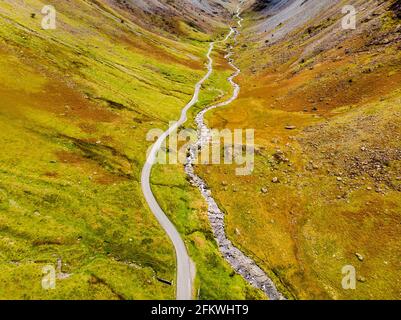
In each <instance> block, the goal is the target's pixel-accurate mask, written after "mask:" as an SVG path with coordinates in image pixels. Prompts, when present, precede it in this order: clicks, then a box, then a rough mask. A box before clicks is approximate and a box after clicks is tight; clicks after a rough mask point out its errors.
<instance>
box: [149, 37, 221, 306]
mask: <svg viewBox="0 0 401 320" xmlns="http://www.w3.org/2000/svg"><path fill="white" fill-rule="evenodd" d="M213 48H214V42H213V43H211V44H210V47H209V51H208V53H207V59H208V66H207V73H206V75H205V76H204V77H203V78H202V79H201V80H200V81H199V82H198V83H197V84H196V85H195V90H194V94H193V96H192V100H191V101H190V102H189V103H188V104H187V105H186V106H185V107H184V109H182V111H181V117H180V119H179V120H178V122H176V123H175V124H174V125H173V126H171V127H170V128H168V130H167V131H165V132H164V133H163V135H161V136H160V137H159V139H158V140H157V141H156V142H155V144H154V145H153V146H152V149H151V151H150V152H149V155H148V158H147V160H146V163H145V165H144V167H143V170H142V176H141V185H142V192H143V194H144V196H145V199H146V201H147V203H148V205H149V208H150V209H151V210H152V212H153V214H154V215H155V216H156V218H157V220H158V221H159V223H160V224H161V226H162V227H163V229H164V230H165V231H166V233H167V235H168V236H169V238H170V239H171V241H172V243H173V245H174V248H175V253H176V259H177V279H176V281H177V284H176V285H177V288H176V298H177V300H191V299H192V297H193V288H192V283H193V276H194V273H195V271H194V270H192V268H193V266H194V264H193V263H192V261H191V259H190V257H189V255H188V252H187V248H186V247H185V244H184V241H183V240H182V238H181V236H180V234H179V232H178V231H177V229H176V228H175V226H174V225H173V224H172V223H171V221H170V220H169V219H168V217H167V216H166V214H165V213H164V212H163V210H162V209H161V208H160V206H159V204H158V203H157V200H156V198H155V196H154V194H153V192H152V189H151V186H150V175H151V171H152V167H153V165H154V164H155V162H156V158H157V154H158V152H159V151H160V148H161V146H162V145H163V143H164V141H165V140H166V139H167V137H168V136H169V135H170V134H171V133H172V132H174V131H175V130H177V129H178V127H179V126H181V125H182V124H184V123H185V122H186V121H187V111H188V110H189V109H190V108H191V107H192V106H194V105H195V104H196V103H197V102H198V100H199V92H200V90H201V87H202V84H203V83H204V82H205V81H206V80H207V79H208V78H209V77H210V75H211V74H212V72H213V59H212V57H211V54H212V51H213Z"/></svg>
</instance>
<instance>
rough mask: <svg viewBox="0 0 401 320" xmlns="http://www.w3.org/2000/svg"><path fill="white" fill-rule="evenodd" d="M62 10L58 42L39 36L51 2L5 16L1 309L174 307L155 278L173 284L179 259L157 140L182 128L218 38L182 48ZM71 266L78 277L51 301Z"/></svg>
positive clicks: (94, 15) (8, 9)
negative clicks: (150, 166) (183, 113)
mask: <svg viewBox="0 0 401 320" xmlns="http://www.w3.org/2000/svg"><path fill="white" fill-rule="evenodd" d="M50 3H51V4H54V5H55V6H56V8H57V10H58V29H57V30H54V31H44V30H41V29H40V18H41V15H40V10H41V8H42V7H43V5H44V4H45V3H44V2H42V1H25V3H24V4H21V3H20V2H18V1H3V2H2V3H1V4H0V67H1V72H0V79H1V82H2V88H1V89H0V98H1V100H0V101H1V103H0V124H1V127H2V130H1V133H0V141H1V147H2V149H3V151H4V152H2V153H1V155H0V222H1V223H0V246H1V250H0V251H1V254H0V268H1V270H2V274H1V276H0V279H1V280H0V298H1V299H173V298H174V297H175V292H174V291H175V289H174V287H172V286H168V285H165V284H163V283H161V282H159V281H157V279H156V277H160V278H163V279H166V280H170V281H171V280H174V278H175V255H174V252H173V248H172V245H171V244H170V242H169V240H168V238H167V236H166V235H165V234H164V232H163V230H162V229H161V228H160V226H159V225H158V223H157V221H156V219H155V218H154V217H153V215H152V213H151V212H150V211H149V210H148V208H147V205H146V203H145V201H144V199H143V197H142V193H141V189H140V185H139V176H140V171H141V168H142V164H143V162H144V160H145V155H146V150H147V148H148V147H149V145H150V144H151V142H148V141H146V139H145V137H146V133H147V132H148V130H149V129H152V128H155V127H156V128H157V127H160V128H161V129H165V128H166V127H167V124H168V121H170V120H173V119H177V118H178V116H179V113H180V110H181V108H182V107H183V106H184V105H185V104H186V103H187V101H188V100H189V99H190V95H191V94H192V91H193V86H194V84H195V83H196V82H197V81H198V80H199V79H200V78H201V76H202V75H203V74H204V72H205V69H204V66H203V62H204V61H205V53H206V51H207V49H208V43H207V42H205V40H208V39H209V36H206V35H200V34H199V33H197V34H196V37H194V34H192V32H193V30H192V31H191V34H190V35H191V37H190V38H191V39H188V38H182V39H177V40H179V41H177V40H173V39H168V38H164V37H161V36H159V35H157V34H154V33H151V32H149V31H146V30H144V29H141V28H139V27H138V26H136V25H134V24H132V23H130V22H128V21H127V22H126V23H124V25H122V24H121V23H120V20H119V18H120V17H121V16H120V13H119V12H116V11H113V10H112V11H111V12H112V14H113V15H114V17H117V19H113V17H111V16H110V15H109V14H108V13H107V14H106V12H105V11H102V9H100V8H98V7H96V6H93V5H90V4H88V2H85V1H75V2H74V3H65V1H50ZM46 4H48V3H46ZM33 12H35V13H37V15H36V18H31V17H30V15H31V13H33ZM78 13H79V14H78ZM194 223H195V224H196V223H197V221H195V222H194ZM193 227H194V225H191V228H193ZM214 253H215V254H216V251H215V252H214ZM216 255H217V254H216ZM58 259H61V261H62V263H63V265H62V270H61V271H62V272H64V273H68V274H70V276H69V277H68V278H66V279H59V280H57V284H56V289H55V290H43V289H42V288H41V279H42V276H43V275H42V267H43V266H45V265H49V264H50V265H53V266H55V265H56V262H57V260H58ZM224 268H225V269H224ZM223 270H225V271H224V272H226V273H228V267H227V266H225V267H223ZM230 280H231V278H227V280H226V281H227V282H230ZM232 282H233V283H237V282H238V280H236V279H235V278H234V279H233V280H232ZM208 290H211V289H208Z"/></svg>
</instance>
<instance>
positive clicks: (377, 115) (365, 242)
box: [199, 0, 401, 299]
mask: <svg viewBox="0 0 401 320" xmlns="http://www.w3.org/2000/svg"><path fill="white" fill-rule="evenodd" d="M347 4H352V5H354V6H355V8H356V9H357V28H356V30H343V29H342V28H341V19H342V18H343V16H344V15H343V14H342V6H343V5H344V3H343V2H342V1H312V0H309V1H296V0H294V1H256V2H254V3H253V4H252V5H251V6H250V7H249V9H248V11H247V15H246V21H245V23H244V25H245V27H246V28H245V31H244V32H243V38H242V43H243V44H242V47H241V50H240V51H239V52H238V53H237V56H236V59H237V60H238V59H239V60H240V61H241V63H240V65H241V67H242V70H243V74H242V77H241V81H240V83H241V87H242V92H241V95H240V97H239V100H238V101H237V102H235V103H234V104H233V105H231V106H229V107H227V108H223V109H220V110H216V111H215V112H214V114H213V115H210V116H209V118H208V119H209V125H210V126H212V127H216V128H229V129H235V128H254V129H255V130H256V131H255V134H256V143H257V146H258V147H257V150H258V151H257V156H256V159H255V172H254V174H253V175H252V176H249V177H237V176H235V171H234V168H232V169H230V170H228V169H227V167H225V166H211V167H208V168H199V171H201V173H202V177H203V178H204V179H206V180H207V182H208V184H209V185H210V186H211V188H212V190H213V193H214V194H215V195H216V198H217V199H218V201H219V203H221V206H222V208H223V209H224V210H225V211H226V212H227V224H228V230H229V233H230V234H231V240H233V242H234V243H235V244H236V245H238V246H239V247H241V248H242V250H243V251H244V252H246V253H247V254H250V255H252V256H253V257H254V259H255V260H256V261H259V263H260V265H261V266H263V267H264V270H265V271H267V272H269V271H270V274H271V276H272V277H273V278H275V279H276V282H277V283H279V284H280V283H281V284H283V285H284V286H285V287H286V289H287V295H288V296H290V297H294V298H301V299H316V298H318V299H322V298H323V299H397V298H398V297H399V294H400V290H401V284H400V281H399V263H398V261H399V258H400V257H401V247H400V241H399V235H400V234H401V233H400V231H401V230H400V227H399V226H400V225H399V219H400V212H401V202H400V199H401V197H400V191H401V189H400V188H401V185H400V183H401V180H400V179H401V177H400V172H401V171H400V163H401V162H400V161H401V158H400V154H401V151H400V150H401V145H400V141H401V140H400V135H401V123H400V117H399V116H400V110H401V109H400V106H401V101H400V99H401V87H400V83H401V82H400V80H401V69H400V66H401V63H400V62H401V55H400V50H399V48H400V46H401V27H400V26H401V20H400V19H399V14H398V12H399V11H397V8H399V1H349V2H348V3H347ZM274 178H276V179H274ZM221 181H225V183H226V184H228V185H229V186H230V187H229V188H227V187H224V186H222V184H221ZM277 181H278V183H277ZM233 198H235V199H236V201H235V203H233V201H232V199H233ZM250 199H252V201H251V203H250ZM261 244H263V245H261ZM347 265H352V266H354V267H355V269H356V274H357V279H358V281H357V287H356V290H344V289H343V288H342V279H343V276H344V275H343V274H342V268H343V267H344V266H347Z"/></svg>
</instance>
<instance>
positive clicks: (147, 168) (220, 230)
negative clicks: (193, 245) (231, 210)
mask: <svg viewBox="0 0 401 320" xmlns="http://www.w3.org/2000/svg"><path fill="white" fill-rule="evenodd" d="M241 4H242V1H241V2H240V5H241ZM240 8H241V7H240V6H239V7H238V10H237V14H236V17H237V19H238V26H239V27H241V21H242V18H241V16H240ZM233 34H234V40H236V38H237V36H238V35H239V31H238V30H237V29H235V28H233V27H231V28H230V32H229V33H228V35H227V36H226V37H225V38H224V40H221V41H220V42H226V41H227V40H228V39H229V38H230V37H231V36H232V35H233ZM214 45H215V42H212V43H211V44H210V46H209V50H208V52H207V55H206V57H207V59H208V64H207V73H206V74H205V76H204V77H203V78H202V79H201V80H200V81H199V82H198V83H197V84H196V85H195V90H194V94H193V96H192V99H191V101H190V102H189V103H188V104H187V105H186V106H185V107H184V108H183V109H182V111H181V117H180V119H179V120H178V121H177V122H176V123H174V124H173V125H172V126H170V127H169V128H168V129H167V130H166V131H165V132H164V133H163V134H162V135H161V136H160V137H159V138H158V139H157V141H156V142H155V143H154V144H153V146H152V148H151V150H150V152H149V154H148V157H147V160H146V163H145V165H144V167H143V170H142V175H141V186H142V191H143V194H144V196H145V199H146V201H147V203H148V205H149V208H150V209H151V211H152V212H153V214H154V215H155V217H156V218H157V220H158V221H159V223H160V225H161V226H162V227H163V229H164V230H165V232H166V233H167V235H168V237H169V238H170V240H171V241H172V243H173V245H174V248H175V253H176V262H177V271H176V274H177V275H176V282H177V283H176V299H177V300H191V299H192V298H193V280H194V276H195V266H194V264H193V262H192V261H191V259H190V257H189V255H188V251H187V248H186V246H185V243H184V241H183V240H182V238H181V235H180V234H179V232H178V231H177V229H176V227H175V226H174V225H173V223H172V222H171V221H170V220H169V219H168V217H167V215H166V214H165V213H164V212H163V210H162V208H161V207H160V205H159V204H158V202H157V200H156V198H155V196H154V194H153V192H152V188H151V184H150V176H151V172H152V168H153V166H154V164H155V163H156V159H157V155H158V153H159V151H160V150H161V147H162V146H163V144H164V141H165V140H166V139H167V138H168V137H169V136H170V135H171V134H172V133H173V132H174V131H176V130H177V129H178V128H179V127H180V126H181V125H183V124H184V123H185V122H186V121H187V112H188V110H189V109H190V108H191V107H193V106H194V105H195V104H196V103H197V102H198V101H199V93H200V90H201V88H202V84H203V83H204V82H205V81H206V80H207V79H209V77H210V76H211V74H212V72H213V59H212V57H211V54H212V52H213V49H214ZM232 50H233V47H232V46H230V49H229V53H228V54H227V55H226V56H225V58H226V59H228V61H229V64H230V65H231V67H232V68H233V69H234V70H235V73H234V74H233V75H231V76H230V77H229V78H228V79H227V80H228V81H229V82H230V83H231V85H232V87H233V89H234V90H233V94H232V96H231V97H230V98H229V99H228V100H226V101H224V102H222V103H219V104H217V105H214V106H210V107H208V108H205V109H204V110H202V111H201V112H200V113H199V114H198V115H197V116H196V118H195V122H196V123H197V125H198V129H199V140H198V142H197V143H196V144H195V145H193V146H192V148H191V149H190V150H189V151H190V157H189V159H187V163H186V164H185V171H186V173H187V174H188V175H189V177H190V178H191V180H192V182H193V183H194V184H195V185H197V186H198V187H199V189H200V190H201V193H202V195H203V196H204V197H205V199H206V201H207V202H208V204H209V219H210V222H211V226H212V228H213V231H214V234H215V237H216V241H217V242H218V244H219V247H220V250H221V251H222V253H223V255H224V256H225V258H226V259H227V260H228V262H229V263H230V264H231V265H232V267H233V268H234V269H235V270H236V272H237V273H239V274H241V275H242V276H243V277H244V278H245V279H246V280H247V281H248V282H250V283H251V284H253V285H254V286H255V287H258V288H260V289H262V290H264V291H265V292H266V294H267V295H268V296H269V297H270V298H272V299H282V298H283V297H282V296H281V294H280V293H279V292H278V291H277V289H276V287H275V286H274V284H273V282H272V281H271V280H270V279H269V278H268V277H267V276H266V274H265V273H264V272H263V271H262V270H261V269H260V268H259V267H258V266H257V265H256V264H255V263H254V261H252V259H250V258H248V257H246V256H245V255H244V254H243V253H242V252H241V251H240V250H238V249H237V248H236V247H234V246H233V245H232V244H231V241H229V240H228V239H227V237H226V235H225V232H224V213H223V212H221V210H219V208H218V206H217V204H216V203H215V201H214V199H213V198H212V197H211V195H210V191H209V190H208V189H207V186H206V183H205V182H204V181H203V180H202V179H200V178H199V177H198V176H197V175H196V174H195V173H194V170H193V165H192V164H193V160H194V159H195V157H196V152H197V151H198V147H201V146H202V145H203V144H204V143H205V142H207V140H208V139H209V138H210V134H209V129H208V128H207V127H206V125H205V124H204V121H203V120H204V114H205V113H206V112H207V111H209V110H211V109H213V108H217V107H222V106H225V105H228V104H230V103H231V102H233V101H234V100H235V99H237V97H238V95H239V92H240V86H239V85H238V84H237V83H235V81H234V79H235V78H236V77H237V76H238V75H239V74H240V72H241V70H240V69H239V68H238V67H237V66H235V65H234V62H233V60H232V59H231V58H230V57H231V55H232Z"/></svg>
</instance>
